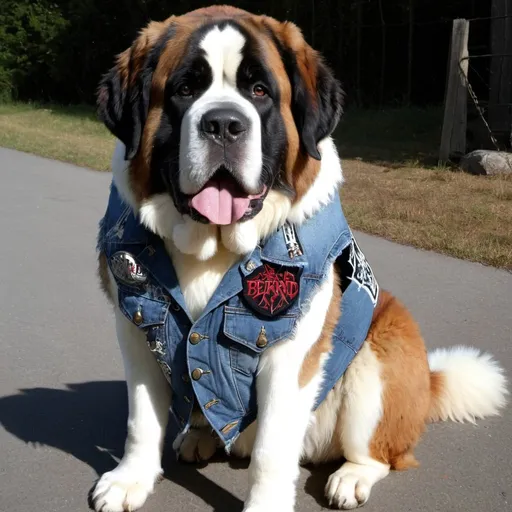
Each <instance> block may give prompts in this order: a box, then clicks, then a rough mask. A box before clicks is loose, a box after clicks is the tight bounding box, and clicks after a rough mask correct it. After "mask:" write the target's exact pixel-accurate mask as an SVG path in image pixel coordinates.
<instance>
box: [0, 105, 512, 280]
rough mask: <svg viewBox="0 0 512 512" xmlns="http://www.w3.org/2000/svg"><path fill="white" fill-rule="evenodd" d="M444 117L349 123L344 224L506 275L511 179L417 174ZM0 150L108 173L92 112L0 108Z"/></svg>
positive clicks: (362, 115)
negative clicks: (47, 158) (499, 270)
mask: <svg viewBox="0 0 512 512" xmlns="http://www.w3.org/2000/svg"><path fill="white" fill-rule="evenodd" d="M441 116H442V112H441V110H440V109H429V110H426V111H421V110H419V109H396V110H387V111H381V112H378V111H359V112H358V111H353V112H352V113H349V114H348V115H347V116H346V117H345V119H344V121H343V122H342V124H341V126H340V130H338V132H337V134H336V138H337V142H338V145H339V147H340V148H341V155H342V157H343V162H344V170H345V176H346V184H345V186H344V188H343V191H342V198H343V204H344V208H345V213H346V215H347V218H348V220H349V223H350V224H351V226H352V227H353V228H354V229H360V230H362V231H366V232H368V233H373V234H375V235H379V236H383V237H385V238H388V239H391V240H395V241H397V242H400V243H404V244H410V245H413V246H416V247H420V248H424V249H431V250H434V251H438V252H442V253H445V254H450V255H452V256H456V257H458V258H465V259H469V260H473V261H479V262H482V263H486V264H489V265H494V266H497V267H503V268H507V269H511V270H512V178H510V179H507V178H486V177H480V176H468V175H465V174H461V173H455V172H452V171H450V170H448V169H425V168H422V167H421V166H422V165H429V163H430V162H432V161H435V153H436V147H437V141H438V140H439V133H438V131H439V127H440V119H441ZM0 146H6V147H10V148H14V149H19V150H21V151H27V152H30V153H36V154H39V155H42V156H46V157H49V158H55V159H57V160H63V161H66V162H71V163H74V164H77V165H82V166H87V167H91V168H93V169H100V170H107V169H108V168H109V164H110V158H111V154H112V149H113V147H114V140H113V137H112V136H111V135H110V134H109V133H108V132H107V130H106V129H105V127H104V126H103V125H101V124H100V123H99V122H98V121H97V120H96V118H95V115H94V111H93V109H91V108H89V107H59V106H44V107H39V106H36V105H23V104H18V105H0ZM356 157H360V158H361V160H357V159H355V158H356ZM390 162H391V163H390Z"/></svg>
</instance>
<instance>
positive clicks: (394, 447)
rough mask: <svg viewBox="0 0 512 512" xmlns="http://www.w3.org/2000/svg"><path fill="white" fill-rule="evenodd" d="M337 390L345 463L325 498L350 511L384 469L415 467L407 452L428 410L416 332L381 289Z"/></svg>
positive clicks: (422, 348)
mask: <svg viewBox="0 0 512 512" xmlns="http://www.w3.org/2000/svg"><path fill="white" fill-rule="evenodd" d="M341 392H342V393H343V397H342V407H341V411H340V415H339V417H338V425H337V428H336V433H337V435H338V436H339V439H340V442H341V445H342V450H343V455H344V456H345V458H346V460H347V462H346V463H345V464H344V465H343V466H342V467H341V468H340V469H339V470H338V471H336V472H335V473H334V474H333V475H332V476H331V477H330V478H329V481H328V483H327V487H326V495H327V498H328V500H329V501H330V502H331V503H332V504H334V505H336V506H338V507H339V508H343V509H350V508H355V507H357V506H360V505H363V504H364V503H366V501H367V500H368V498H369V496H370V491H371V488H372V486H373V485H374V484H375V483H376V482H378V481H379V480H381V479H382V478H384V477H385V476H386V475H387V474H388V473H389V469H390V468H393V469H407V468H409V467H414V466H416V465H417V462H416V460H415V458H414V455H413V450H414V447H415V446H416V444H417V442H418V441H419V439H420V437H421V434H422V433H423V431H424V428H425V419H426V417H427V414H428V411H429V408H430V396H431V392H430V371H429V368H428V362H427V355H426V350H425V345H424V343H423V339H422V338H421V334H420V332H419V328H418V326H417V324H416V322H414V320H413V318H412V316H411V315H410V314H409V312H408V311H407V309H406V308H405V307H404V306H403V305H402V304H401V303H400V302H399V301H397V300H396V299H395V298H394V297H393V296H391V295H390V294H389V293H387V292H385V291H382V292H381V299H380V301H379V306H378V308H377V310H376V314H375V316H374V320H373V322H372V325H371V327H370V331H369V333H368V337H367V341H365V343H364V344H363V347H362V348H361V350H360V352H359V353H358V355H357V356H356V357H355V359H354V360H353V361H352V364H351V365H350V366H349V368H348V369H347V371H346V372H345V376H344V380H343V389H342V391H341Z"/></svg>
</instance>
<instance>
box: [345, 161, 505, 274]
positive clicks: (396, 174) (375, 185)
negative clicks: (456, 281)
mask: <svg viewBox="0 0 512 512" xmlns="http://www.w3.org/2000/svg"><path fill="white" fill-rule="evenodd" d="M344 170H345V177H346V184H345V185H344V187H343V189H342V194H341V195H342V200H343V206H344V209H345V213H346V215H347V218H348V220H349V222H350V224H351V226H352V227H353V228H355V229H360V230H361V231H366V232H368V233H373V234H375V235H379V236H382V237H385V238H387V239H389V240H394V241H396V242H400V243H403V244H408V245H413V246H415V247H420V248H423V249H429V250H433V251H437V252H441V253H444V254H448V255H451V256H455V257H457V258H463V259H468V260H472V261H478V262H481V263H485V264H488V265H493V266H496V267H502V268H506V269H509V270H512V177H493V178H490V177H483V176H470V175H468V174H465V173H462V172H452V171H449V170H447V169H444V170H430V169H422V168H410V167H402V168H398V169H394V168H390V167H385V166H382V165H376V164H372V163H368V162H363V161H357V160H348V161H346V162H345V165H344Z"/></svg>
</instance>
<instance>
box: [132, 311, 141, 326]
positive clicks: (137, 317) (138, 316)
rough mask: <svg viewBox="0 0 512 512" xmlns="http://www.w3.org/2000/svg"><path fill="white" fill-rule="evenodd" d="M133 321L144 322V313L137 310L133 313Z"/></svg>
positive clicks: (137, 323)
mask: <svg viewBox="0 0 512 512" xmlns="http://www.w3.org/2000/svg"><path fill="white" fill-rule="evenodd" d="M132 318H133V323H134V324H135V325H140V324H141V323H142V321H143V320H144V317H143V316H142V313H141V312H140V311H135V313H133V317H132Z"/></svg>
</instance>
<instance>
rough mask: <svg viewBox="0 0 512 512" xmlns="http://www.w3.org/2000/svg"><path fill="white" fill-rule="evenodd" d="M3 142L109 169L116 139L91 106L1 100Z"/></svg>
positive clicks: (9, 145) (1, 134)
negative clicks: (98, 119) (4, 102)
mask: <svg viewBox="0 0 512 512" xmlns="http://www.w3.org/2000/svg"><path fill="white" fill-rule="evenodd" d="M0 146H4V147H7V148H12V149H18V150H20V151H26V152H28V153H35V154H37V155H41V156H45V157H48V158H54V159H56V160H62V161H64V162H71V163H73V164H76V165H81V166H85V167H91V168H93V169H99V170H102V171H106V170H108V169H109V166H110V160H111V157H112V151H113V148H114V140H113V138H112V136H111V135H110V133H109V132H108V131H107V129H106V128H105V127H104V126H103V125H102V124H101V123H99V122H98V121H97V119H96V115H95V112H94V109H93V108H91V107H86V106H73V107H61V106H54V105H49V106H39V105H31V104H0Z"/></svg>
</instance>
